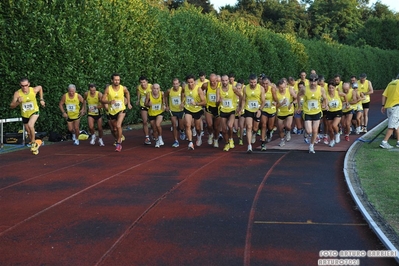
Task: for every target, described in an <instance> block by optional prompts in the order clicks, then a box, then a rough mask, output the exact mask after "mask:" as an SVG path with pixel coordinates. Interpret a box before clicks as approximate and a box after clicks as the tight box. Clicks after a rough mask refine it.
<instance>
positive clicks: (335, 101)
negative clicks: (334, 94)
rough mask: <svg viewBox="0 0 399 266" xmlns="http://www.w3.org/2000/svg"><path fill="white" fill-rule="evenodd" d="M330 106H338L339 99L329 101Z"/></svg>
mask: <svg viewBox="0 0 399 266" xmlns="http://www.w3.org/2000/svg"><path fill="white" fill-rule="evenodd" d="M328 106H329V107H330V108H338V106H339V102H338V101H337V100H334V99H333V100H332V101H330V102H328Z"/></svg>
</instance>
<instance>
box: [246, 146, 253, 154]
mask: <svg viewBox="0 0 399 266" xmlns="http://www.w3.org/2000/svg"><path fill="white" fill-rule="evenodd" d="M247 153H252V145H251V144H249V145H248V149H247Z"/></svg>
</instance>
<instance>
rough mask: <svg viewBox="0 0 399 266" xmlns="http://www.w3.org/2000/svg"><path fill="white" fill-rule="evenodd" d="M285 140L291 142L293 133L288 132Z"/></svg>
mask: <svg viewBox="0 0 399 266" xmlns="http://www.w3.org/2000/svg"><path fill="white" fill-rule="evenodd" d="M285 139H286V140H287V141H290V140H291V132H290V131H287V132H286V134H285Z"/></svg>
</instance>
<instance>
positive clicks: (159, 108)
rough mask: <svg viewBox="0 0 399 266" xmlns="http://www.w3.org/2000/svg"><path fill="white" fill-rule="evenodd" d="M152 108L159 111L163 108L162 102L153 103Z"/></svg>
mask: <svg viewBox="0 0 399 266" xmlns="http://www.w3.org/2000/svg"><path fill="white" fill-rule="evenodd" d="M151 108H152V110H154V111H159V110H161V104H159V103H158V104H153V105H152V106H151Z"/></svg>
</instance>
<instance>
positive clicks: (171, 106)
mask: <svg viewBox="0 0 399 266" xmlns="http://www.w3.org/2000/svg"><path fill="white" fill-rule="evenodd" d="M172 84H173V86H172V88H170V89H169V90H167V91H166V92H165V99H166V100H165V103H166V111H169V112H170V114H171V115H170V119H171V121H172V128H173V137H174V139H175V141H174V142H173V145H172V147H174V148H177V147H179V145H180V144H179V140H178V128H179V130H180V139H181V140H185V139H186V135H185V134H184V122H183V116H184V112H183V109H184V104H183V91H182V90H183V89H182V87H181V86H180V81H179V79H178V78H175V79H173V82H172Z"/></svg>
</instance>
